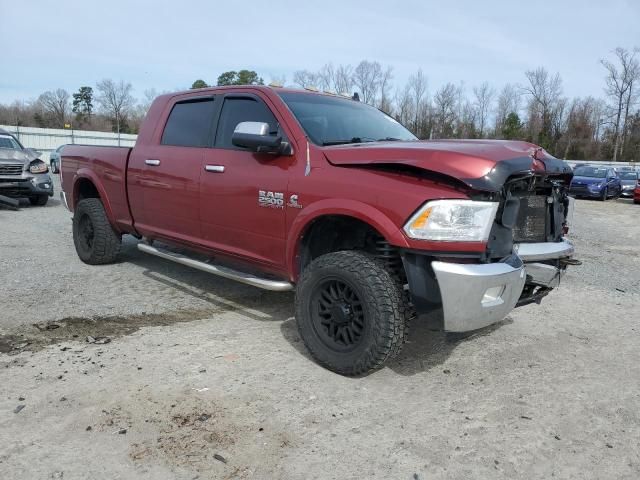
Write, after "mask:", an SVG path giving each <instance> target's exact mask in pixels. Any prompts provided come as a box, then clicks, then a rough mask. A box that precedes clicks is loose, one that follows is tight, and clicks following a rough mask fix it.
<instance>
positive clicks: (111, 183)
mask: <svg viewBox="0 0 640 480" xmlns="http://www.w3.org/2000/svg"><path fill="white" fill-rule="evenodd" d="M131 151H132V148H131V147H104V146H96V145H68V146H66V147H64V149H63V150H62V154H61V162H60V163H61V169H60V178H61V182H62V189H63V190H64V192H65V195H66V199H67V205H68V206H69V209H70V210H71V211H72V212H73V211H74V209H75V205H76V204H77V202H78V200H79V199H80V198H81V197H82V196H86V195H87V194H88V192H83V191H82V188H83V183H82V182H79V183H75V179H77V178H78V177H80V178H86V179H87V180H91V182H92V183H93V185H95V188H97V189H98V193H99V194H100V198H101V199H102V201H103V203H104V207H105V210H106V211H107V215H108V216H109V217H110V220H112V225H114V226H115V227H116V228H117V229H119V230H120V231H121V232H122V233H131V232H132V231H133V218H132V217H131V212H130V210H129V204H128V195H127V182H126V176H127V164H128V162H129V156H130V155H131ZM74 184H75V185H76V188H75V191H71V188H72V186H73V185H74Z"/></svg>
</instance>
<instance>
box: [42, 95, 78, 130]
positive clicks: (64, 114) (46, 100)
mask: <svg viewBox="0 0 640 480" xmlns="http://www.w3.org/2000/svg"><path fill="white" fill-rule="evenodd" d="M70 98H71V97H70V95H69V92H67V91H66V90H64V89H62V88H58V89H57V90H55V91H48V92H44V93H43V94H42V95H40V97H38V103H39V104H40V105H42V109H43V110H44V113H45V114H46V115H47V116H50V117H51V118H52V119H53V120H54V123H55V126H57V127H60V128H64V123H65V120H66V119H67V118H68V116H69V112H70V110H69V99H70Z"/></svg>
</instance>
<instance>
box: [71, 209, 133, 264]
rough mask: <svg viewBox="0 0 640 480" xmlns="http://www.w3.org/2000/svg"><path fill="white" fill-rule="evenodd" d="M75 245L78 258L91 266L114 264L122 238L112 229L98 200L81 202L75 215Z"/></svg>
mask: <svg viewBox="0 0 640 480" xmlns="http://www.w3.org/2000/svg"><path fill="white" fill-rule="evenodd" d="M73 243H74V245H75V247H76V252H77V253H78V257H80V260H82V261H83V262H84V263H88V264H89V265H102V264H105V263H113V262H114V261H115V259H116V257H117V256H118V253H120V246H121V244H122V237H121V236H120V235H119V234H118V233H117V232H116V231H115V230H114V229H113V228H112V227H111V224H110V223H109V219H108V218H107V213H106V212H105V210H104V206H103V205H102V202H101V201H100V199H98V198H85V199H84V200H80V201H79V202H78V205H77V206H76V209H75V212H74V215H73Z"/></svg>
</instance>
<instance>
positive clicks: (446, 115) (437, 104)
mask: <svg viewBox="0 0 640 480" xmlns="http://www.w3.org/2000/svg"><path fill="white" fill-rule="evenodd" d="M458 93H459V92H458V88H457V87H456V86H455V85H454V84H453V83H447V84H446V85H443V86H442V87H440V88H439V89H438V91H436V93H435V95H434V96H433V107H434V109H435V122H436V129H435V130H436V132H435V134H434V136H435V137H436V138H450V137H453V134H454V122H455V120H456V116H457V115H456V109H457V105H458Z"/></svg>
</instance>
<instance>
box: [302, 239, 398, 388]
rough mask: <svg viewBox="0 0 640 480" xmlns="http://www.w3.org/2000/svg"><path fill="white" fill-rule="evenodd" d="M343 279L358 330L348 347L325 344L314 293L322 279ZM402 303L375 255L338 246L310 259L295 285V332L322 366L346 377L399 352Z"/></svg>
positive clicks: (368, 368) (361, 371)
mask: <svg viewBox="0 0 640 480" xmlns="http://www.w3.org/2000/svg"><path fill="white" fill-rule="evenodd" d="M332 281H338V282H342V283H344V284H346V285H347V286H348V287H349V288H350V289H351V290H352V291H353V293H354V294H355V295H356V297H357V298H358V299H359V302H358V304H359V305H360V304H361V310H362V319H361V321H363V323H364V328H363V332H362V334H361V336H360V339H359V341H358V343H357V344H356V345H355V346H354V347H353V349H352V350H350V351H339V350H338V349H337V346H335V348H332V346H331V345H330V344H328V343H327V339H326V338H324V339H323V338H322V337H323V334H322V333H321V332H320V330H319V329H320V328H321V327H319V325H318V322H317V320H314V318H317V317H314V315H315V312H314V308H315V306H316V303H314V298H317V297H316V296H317V295H318V294H317V290H318V289H322V288H323V285H325V284H326V283H328V282H332ZM406 309H407V303H406V300H405V298H404V296H403V293H402V290H401V288H399V287H398V282H397V281H396V280H394V279H393V277H392V276H391V275H390V274H389V272H388V271H387V270H386V269H385V268H384V266H383V265H382V264H380V263H379V262H377V261H376V260H375V258H372V257H371V256H369V255H367V254H366V253H363V252H359V251H340V252H334V253H328V254H326V255H322V256H320V257H318V258H316V259H315V260H314V261H313V262H312V263H311V264H310V265H309V266H308V267H307V268H306V269H305V270H304V272H303V273H302V275H301V277H300V280H299V282H298V284H297V287H296V299H295V311H296V321H297V324H298V332H299V334H300V337H301V338H302V340H303V341H304V343H305V345H306V347H307V348H308V350H309V352H310V353H311V355H312V357H313V358H314V359H315V360H316V361H317V362H318V363H319V364H320V365H322V366H323V367H325V368H327V369H329V370H332V371H334V372H336V373H339V374H341V375H346V376H357V375H363V374H366V373H368V372H371V371H372V370H375V369H378V368H380V367H382V365H383V364H384V363H385V362H386V361H387V360H389V359H391V358H393V357H394V356H395V355H397V354H398V353H399V352H400V349H401V348H402V344H403V340H404V329H405V318H406V317H407V310H406Z"/></svg>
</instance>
